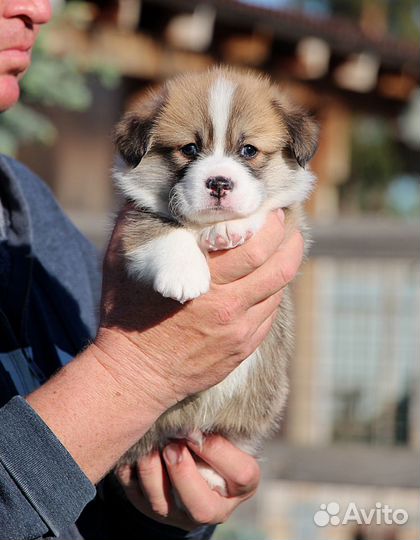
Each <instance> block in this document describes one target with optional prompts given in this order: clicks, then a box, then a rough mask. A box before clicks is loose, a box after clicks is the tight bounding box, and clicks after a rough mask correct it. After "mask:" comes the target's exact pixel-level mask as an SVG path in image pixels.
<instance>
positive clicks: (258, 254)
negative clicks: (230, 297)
mask: <svg viewBox="0 0 420 540" xmlns="http://www.w3.org/2000/svg"><path fill="white" fill-rule="evenodd" d="M283 220H284V213H283V211H280V214H279V213H278V212H271V213H270V214H269V215H268V217H267V221H266V223H265V225H264V227H263V228H262V229H261V230H260V231H258V232H257V233H256V234H255V235H254V236H252V237H251V238H250V239H249V240H248V241H247V242H245V244H243V245H242V246H238V247H236V248H235V249H231V250H229V251H216V252H214V253H211V254H209V266H210V272H211V275H212V281H213V283H217V284H224V283H230V282H232V281H235V280H237V279H240V278H242V277H244V276H246V275H247V274H249V273H250V272H252V271H253V270H255V269H256V268H258V267H260V266H261V265H262V264H264V262H265V261H266V260H267V259H269V258H270V257H271V255H273V253H275V252H276V251H277V249H278V248H279V246H280V244H281V241H282V240H283V237H284V225H283Z"/></svg>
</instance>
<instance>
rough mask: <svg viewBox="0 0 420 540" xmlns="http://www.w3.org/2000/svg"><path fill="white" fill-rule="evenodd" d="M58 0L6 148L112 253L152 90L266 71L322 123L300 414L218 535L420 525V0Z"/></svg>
mask: <svg viewBox="0 0 420 540" xmlns="http://www.w3.org/2000/svg"><path fill="white" fill-rule="evenodd" d="M53 4H54V9H55V17H54V20H53V22H52V23H51V24H50V25H49V26H48V27H47V28H46V29H45V30H44V32H43V33H42V35H41V39H40V40H39V44H38V47H37V49H36V50H35V52H34V62H33V67H32V68H31V70H30V71H29V73H28V74H27V75H26V77H25V79H24V81H23V100H22V102H21V103H20V104H19V105H18V106H16V107H15V108H13V109H12V110H11V111H9V112H8V113H5V114H4V115H1V117H0V151H3V152H5V153H8V154H12V155H15V156H16V157H18V158H19V159H20V160H22V161H23V162H25V163H26V164H27V165H28V166H29V167H30V168H32V169H33V170H34V171H36V172H37V173H38V174H39V175H40V176H41V177H42V178H43V179H44V180H45V181H46V182H47V183H48V184H49V185H50V186H51V188H52V189H53V191H54V193H55V195H56V196H57V198H58V200H59V201H60V203H61V204H62V206H63V207H64V209H65V210H66V212H67V213H68V214H69V215H70V216H71V218H72V219H73V220H74V222H75V223H76V224H77V226H78V227H79V228H80V229H81V230H82V231H83V232H84V233H85V234H86V235H87V236H88V237H89V238H91V239H92V240H93V241H94V242H95V243H96V244H97V245H98V247H100V248H103V246H104V245H105V243H106V240H107V237H108V234H109V231H110V227H111V223H112V221H111V219H110V212H111V210H112V209H113V208H115V204H116V202H115V195H114V193H113V188H112V181H111V174H110V169H111V167H112V166H113V164H114V161H115V156H114V149H113V145H112V137H111V133H112V128H113V125H114V124H115V122H116V121H117V120H118V119H119V117H120V116H121V114H122V113H123V111H124V110H125V109H126V108H127V107H129V105H130V102H131V101H132V100H133V99H135V98H136V96H137V95H139V93H141V92H142V91H143V89H144V88H145V87H147V86H148V85H151V84H156V83H159V81H161V80H163V79H165V78H167V77H169V76H172V75H174V74H177V73H181V72H184V71H191V70H203V69H206V68H207V67H208V66H211V65H213V64H217V63H225V64H231V65H235V66H241V67H250V68H253V69H256V70H260V71H262V72H266V73H269V74H270V75H271V77H272V78H273V79H274V80H275V81H277V82H278V83H280V84H281V85H282V86H283V87H284V88H285V89H287V90H288V91H289V92H290V93H291V94H292V95H293V96H294V98H295V100H296V101H297V102H299V103H301V105H302V106H304V107H306V108H307V109H309V110H310V111H312V113H313V114H314V115H315V116H316V117H317V118H318V120H319V122H320V124H321V141H320V146H319V150H318V152H317V154H316V156H315V158H314V160H313V161H312V168H313V169H314V171H315V172H316V174H317V176H318V179H319V180H318V185H317V189H316V191H315V193H314V194H313V196H312V198H311V200H310V201H309V203H308V205H307V210H308V214H309V216H310V220H311V223H312V229H313V238H314V244H313V246H312V249H311V253H310V258H309V260H308V261H307V262H306V263H305V265H304V267H303V269H302V273H301V275H300V277H299V278H298V279H297V281H296V284H295V287H294V292H295V298H296V306H297V347H296V354H295V358H294V360H293V362H292V364H291V366H290V377H291V393H290V399H289V404H288V408H287V412H286V415H285V419H284V422H283V425H282V429H281V433H279V434H278V436H277V437H276V438H275V439H274V440H272V441H270V442H269V443H268V444H267V445H266V451H265V458H264V460H263V462H262V468H263V481H262V483H261V487H260V489H259V492H258V495H257V496H256V497H255V498H254V499H253V500H252V501H249V502H248V503H246V504H245V505H243V506H242V507H241V508H240V509H239V510H238V512H237V513H236V514H235V515H234V516H233V517H232V518H231V519H230V521H229V523H228V524H226V525H223V526H221V527H219V529H218V531H217V533H216V536H217V538H219V539H222V538H224V539H228V538H230V539H241V540H246V539H249V540H251V539H252V540H264V539H279V540H286V539H288V540H306V539H308V540H309V539H311V540H317V539H337V540H339V539H343V540H344V539H349V540H350V539H360V540H362V539H366V540H368V539H381V540H385V539H389V540H391V539H395V540H396V539H401V540H403V539H412V540H415V539H416V540H417V539H418V538H420V530H419V503H420V496H419V490H418V488H419V486H420V423H419V420H420V418H419V417H420V388H419V382H420V361H419V360H420V354H419V351H420V343H419V334H420V320H419V304H420V302H419V301H420V271H419V265H418V254H419V249H418V248H419V239H420V230H419V222H418V217H419V212H420V185H419V175H420V155H419V152H420V88H419V66H420V64H419V61H420V54H419V35H420V5H419V3H418V1H417V0H398V1H392V0H388V1H386V0H383V1H380V0H341V1H339V0H295V1H293V0H247V1H246V2H239V1H235V0H223V1H222V0H220V1H218V0H206V1H203V2H201V1H195V0H154V1H152V0H109V1H106V0H102V1H97V2H72V1H68V2H65V1H64V0H61V1H58V0H55V1H53ZM329 503H337V504H338V507H337V504H335V505H334V504H333V505H330V506H328V507H327V510H329V511H330V517H331V516H332V515H333V514H334V515H335V516H337V517H338V518H339V520H338V521H340V522H341V521H342V520H343V516H344V513H345V511H346V509H347V507H348V504H349V503H354V504H355V505H356V507H357V508H358V509H359V510H360V509H365V510H366V511H367V512H369V510H370V509H372V508H373V509H375V508H376V509H378V508H379V509H380V508H383V507H384V506H385V505H389V506H390V507H391V508H392V509H393V510H395V509H403V510H405V511H406V512H407V513H408V521H407V522H406V523H405V524H401V525H398V524H397V523H394V524H388V525H387V524H385V523H384V522H385V520H384V518H382V519H381V520H380V521H381V522H382V523H380V524H377V523H376V514H375V518H374V519H373V522H372V524H370V525H363V524H360V523H359V524H358V523H357V518H356V519H353V520H352V521H350V522H349V523H347V524H345V525H344V524H336V523H337V520H336V519H333V520H332V523H331V520H330V523H329V524H325V521H326V520H324V521H323V523H322V525H324V526H321V524H320V523H321V521H322V519H318V522H319V523H318V525H317V524H316V523H315V522H314V515H315V513H316V512H317V511H319V510H324V509H325V505H328V504H329ZM323 505H324V506H323ZM375 505H376V506H375ZM378 505H379V506H378ZM337 508H339V510H338V509H337ZM318 516H319V514H318ZM321 517H323V518H325V517H327V518H328V515H327V514H325V511H324V513H323V514H322V516H321ZM400 517H401V516H400Z"/></svg>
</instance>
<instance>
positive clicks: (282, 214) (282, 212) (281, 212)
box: [277, 208, 285, 223]
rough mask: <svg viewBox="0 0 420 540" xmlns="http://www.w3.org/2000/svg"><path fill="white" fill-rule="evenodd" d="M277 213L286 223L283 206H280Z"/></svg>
mask: <svg viewBox="0 0 420 540" xmlns="http://www.w3.org/2000/svg"><path fill="white" fill-rule="evenodd" d="M277 215H278V216H279V220H280V221H281V222H282V223H284V217H285V216H284V210H283V209H282V208H279V209H278V210H277Z"/></svg>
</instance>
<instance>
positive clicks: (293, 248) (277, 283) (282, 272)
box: [229, 231, 303, 309]
mask: <svg viewBox="0 0 420 540" xmlns="http://www.w3.org/2000/svg"><path fill="white" fill-rule="evenodd" d="M302 257H303V238H302V235H301V234H300V232H298V231H295V232H294V233H293V234H292V235H291V237H290V238H289V239H288V240H287V241H286V242H285V243H284V244H283V245H282V246H281V247H280V248H279V249H278V250H277V251H276V252H275V253H274V254H273V255H271V257H270V258H269V260H268V261H267V262H266V263H265V264H264V265H263V266H261V267H259V268H257V269H256V270H255V271H254V272H251V273H250V274H248V275H247V276H245V277H243V278H242V279H241V280H238V281H236V282H234V283H231V284H230V285H229V287H230V288H231V291H232V294H233V295H234V296H239V298H241V299H243V301H244V307H245V309H249V308H250V307H252V306H254V305H255V304H258V303H259V302H262V301H263V300H265V299H266V298H268V297H270V296H271V295H273V294H275V293H277V292H278V291H279V290H281V289H282V288H284V287H285V286H286V285H287V284H288V283H289V282H290V281H291V280H292V279H293V278H294V277H295V275H296V272H297V271H298V268H299V265H300V263H301V262H302Z"/></svg>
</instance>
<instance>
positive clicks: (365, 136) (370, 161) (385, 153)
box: [340, 117, 402, 212]
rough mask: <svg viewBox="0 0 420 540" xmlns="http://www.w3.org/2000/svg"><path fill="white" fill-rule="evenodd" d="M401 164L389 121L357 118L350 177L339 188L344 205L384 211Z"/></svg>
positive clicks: (369, 210) (354, 125)
mask: <svg viewBox="0 0 420 540" xmlns="http://www.w3.org/2000/svg"><path fill="white" fill-rule="evenodd" d="M401 167H402V163H401V160H400V157H399V152H398V148H397V146H396V142H395V139H394V137H393V134H392V130H391V126H390V125H389V123H388V122H387V121H386V120H385V119H381V118H374V117H356V118H355V119H354V121H353V128H352V158H351V176H350V179H349V181H348V182H346V183H345V184H344V185H343V186H341V190H340V191H341V192H340V196H341V200H342V202H343V206H344V208H346V207H353V208H358V209H359V210H362V211H365V212H366V211H367V212H375V211H378V210H383V208H384V205H385V201H384V199H385V193H386V189H387V187H388V186H389V184H390V183H391V181H392V180H393V179H394V178H395V176H396V175H397V174H398V173H399V172H400V171H401Z"/></svg>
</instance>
